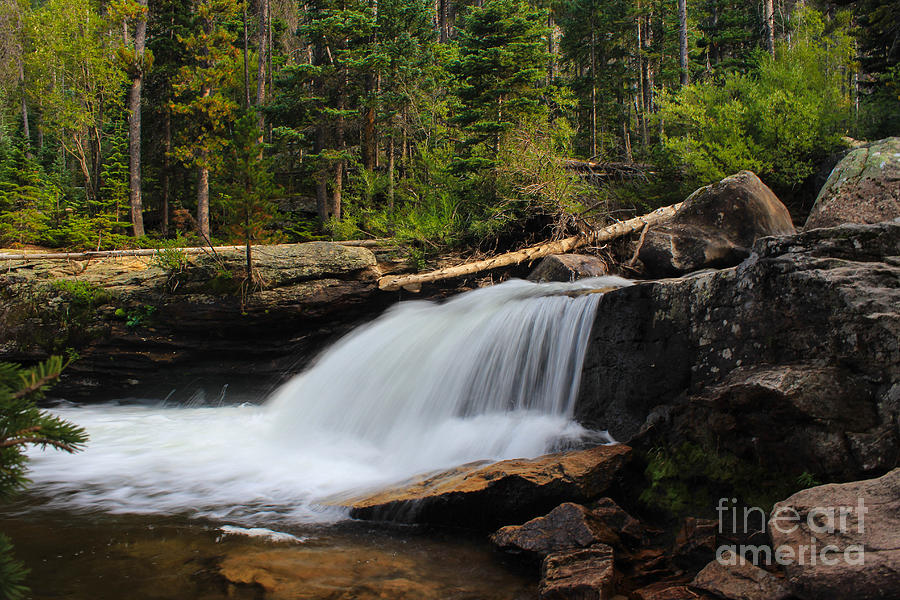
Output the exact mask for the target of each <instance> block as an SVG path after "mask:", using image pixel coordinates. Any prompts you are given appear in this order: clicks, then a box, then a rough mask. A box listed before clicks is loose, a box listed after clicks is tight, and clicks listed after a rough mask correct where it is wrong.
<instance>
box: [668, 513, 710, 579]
mask: <svg viewBox="0 0 900 600" xmlns="http://www.w3.org/2000/svg"><path fill="white" fill-rule="evenodd" d="M718 530H719V524H718V522H717V521H714V520H711V519H698V518H695V517H688V518H686V519H685V520H684V522H683V523H682V525H681V529H680V530H679V531H678V534H677V535H676V536H675V545H674V546H673V548H672V560H673V562H674V563H675V564H676V565H678V566H679V567H681V568H682V569H686V570H689V571H695V572H696V571H697V570H699V569H700V568H702V567H703V566H704V565H706V564H707V563H709V561H711V560H712V559H713V558H715V555H716V548H718V544H717V537H716V536H717V533H718Z"/></svg>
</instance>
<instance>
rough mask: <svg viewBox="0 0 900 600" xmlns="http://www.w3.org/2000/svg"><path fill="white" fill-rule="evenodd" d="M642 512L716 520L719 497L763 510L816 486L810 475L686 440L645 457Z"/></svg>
mask: <svg viewBox="0 0 900 600" xmlns="http://www.w3.org/2000/svg"><path fill="white" fill-rule="evenodd" d="M642 458H643V460H644V463H645V465H646V467H645V469H644V487H643V489H642V490H641V492H640V497H639V500H640V502H641V504H642V505H643V506H644V508H645V509H647V510H649V511H651V512H654V513H659V514H662V515H664V516H666V517H669V518H672V517H681V516H686V515H694V516H710V517H712V516H714V514H715V507H716V505H717V503H718V500H719V499H720V498H736V499H737V501H738V503H739V504H743V505H746V506H758V507H760V508H763V509H764V510H766V511H769V510H771V508H772V506H773V505H774V504H775V503H776V502H778V501H779V500H783V499H785V498H787V497H788V496H790V495H791V494H792V493H794V492H796V491H798V490H800V489H804V488H807V487H810V486H811V485H815V484H817V483H818V482H817V481H816V479H815V477H814V476H812V475H811V474H809V473H806V472H805V473H803V474H802V475H800V476H799V477H798V476H797V475H796V474H787V473H778V472H775V471H773V470H772V469H769V468H766V467H762V466H760V465H759V464H756V463H752V462H749V461H747V460H744V459H741V458H738V457H737V456H735V455H733V454H731V453H729V452H718V451H716V450H713V449H709V448H704V447H702V446H700V445H699V444H695V443H692V442H684V443H682V444H679V445H675V446H659V447H656V448H654V449H652V450H650V451H649V452H646V453H644V454H643V457H642Z"/></svg>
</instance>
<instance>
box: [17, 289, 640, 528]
mask: <svg viewBox="0 0 900 600" xmlns="http://www.w3.org/2000/svg"><path fill="white" fill-rule="evenodd" d="M627 284H628V282H627V281H626V280H623V279H619V278H599V279H594V280H582V281H579V282H576V283H573V284H534V283H529V282H524V281H511V282H507V283H504V284H500V285H497V286H493V287H490V288H485V289H481V290H476V291H474V292H470V293H467V294H462V295H460V296H458V297H456V298H453V299H451V300H450V301H447V302H445V303H443V304H435V303H431V302H422V301H418V302H409V303H403V304H400V305H398V306H397V307H395V308H394V309H393V310H391V311H389V312H388V313H386V314H385V315H384V316H382V317H381V318H379V319H377V320H376V321H374V322H373V323H371V324H369V325H367V326H364V327H362V328H360V329H358V330H356V331H354V332H352V333H351V334H350V335H348V336H347V337H346V338H344V339H343V340H341V341H339V342H338V343H337V344H335V345H334V346H333V347H332V348H330V349H329V350H327V351H326V352H325V353H323V355H322V356H321V357H320V358H319V359H318V360H317V361H316V362H315V364H314V365H313V366H312V367H311V368H310V369H308V370H307V371H306V372H304V373H302V374H300V375H298V376H296V377H295V378H293V379H292V380H291V381H289V382H288V383H287V384H285V385H284V386H283V387H282V388H281V389H279V390H278V391H277V392H276V393H275V394H274V395H273V396H272V397H271V398H270V399H269V400H268V401H267V402H266V403H265V404H263V405H249V404H244V405H240V406H223V407H215V408H210V407H197V406H192V407H171V406H163V405H162V403H160V404H158V405H131V406H118V405H94V406H82V407H64V408H59V409H57V410H55V411H54V412H55V413H57V414H59V415H60V416H62V417H63V418H66V419H69V420H71V421H73V422H75V423H78V424H79V425H82V426H83V427H85V428H86V429H87V431H88V433H89V434H90V436H91V440H90V443H89V444H88V447H87V449H86V450H85V451H84V452H83V453H80V454H77V455H65V454H59V453H52V452H44V453H41V452H36V451H34V452H31V453H30V455H31V458H32V469H31V473H30V476H31V478H32V480H33V481H34V486H33V489H34V490H35V491H36V492H37V493H39V494H40V495H42V496H43V497H45V498H50V499H51V500H50V504H51V505H59V504H65V505H66V506H68V507H80V508H86V509H97V510H103V511H109V512H122V513H189V514H194V515H199V516H205V517H210V518H214V519H218V520H225V521H229V522H232V523H239V524H241V525H250V524H260V523H265V524H271V523H273V522H279V521H288V522H295V523H296V522H329V521H335V520H339V519H342V518H344V517H345V513H344V511H342V510H341V509H337V508H334V507H323V506H320V505H319V504H318V500H320V499H322V498H327V497H330V496H335V495H340V494H344V493H347V492H348V491H351V490H356V489H363V488H371V487H373V486H377V485H383V484H387V483H390V482H394V481H399V480H403V479H406V478H408V477H410V476H412V475H414V474H416V473H419V472H424V471H431V470H435V469H440V468H447V467H452V466H455V465H458V464H461V463H465V462H470V461H474V460H502V459H506V458H515V457H533V456H538V455H540V454H543V453H546V452H547V451H550V450H553V449H556V448H558V447H560V446H564V445H566V444H568V443H574V442H576V441H577V440H579V439H582V438H583V437H584V436H585V435H586V434H587V433H588V432H586V431H585V430H584V429H583V428H582V427H580V426H579V425H578V424H576V423H574V422H573V421H572V411H573V405H574V401H575V398H576V395H577V391H578V381H579V379H580V373H581V367H582V361H583V358H584V353H585V349H586V345H587V341H588V337H589V334H590V326H591V322H592V320H593V317H594V313H595V309H596V305H597V302H598V300H599V294H591V293H582V292H587V291H589V290H592V289H595V288H605V287H610V286H621V285H627Z"/></svg>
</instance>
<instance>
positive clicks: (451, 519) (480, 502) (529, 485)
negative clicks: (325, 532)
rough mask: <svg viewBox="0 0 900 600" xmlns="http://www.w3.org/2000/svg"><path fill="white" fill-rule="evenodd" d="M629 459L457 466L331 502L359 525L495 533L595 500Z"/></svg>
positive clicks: (607, 451)
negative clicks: (423, 525)
mask: <svg viewBox="0 0 900 600" xmlns="http://www.w3.org/2000/svg"><path fill="white" fill-rule="evenodd" d="M630 456H631V448H629V447H628V446H623V445H610V446H597V447H595V448H591V449H589V450H581V451H575V452H566V453H560V454H548V455H545V456H541V457H538V458H535V459H514V460H504V461H500V462H498V463H494V464H489V465H484V464H481V463H476V464H470V465H463V466H461V467H458V468H456V469H452V470H449V471H443V472H439V473H432V474H429V475H426V476H423V477H422V478H420V479H417V480H414V481H410V482H407V483H405V484H401V485H398V486H395V487H392V488H389V489H386V490H382V491H378V492H374V493H372V494H371V495H367V496H362V497H357V498H350V499H339V500H334V501H333V503H334V504H339V505H342V506H347V507H349V508H350V515H351V516H352V517H354V518H359V519H372V520H385V521H399V522H414V523H445V524H453V525H456V526H460V527H479V528H495V527H498V526H500V525H503V524H504V523H509V522H517V521H518V522H522V521H526V520H528V519H532V518H534V517H536V516H538V515H542V514H545V513H546V512H547V511H549V510H550V509H551V508H553V507H554V506H557V505H559V504H560V503H561V502H566V501H574V502H586V501H588V500H591V499H593V498H597V497H598V496H600V495H601V494H603V492H604V491H606V490H607V489H608V488H609V487H610V486H611V485H612V484H613V483H614V482H615V481H616V480H617V478H618V477H619V475H620V472H621V470H622V468H623V467H624V466H625V464H626V463H627V462H628V460H629V458H630Z"/></svg>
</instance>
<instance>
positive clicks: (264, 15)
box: [256, 0, 269, 144]
mask: <svg viewBox="0 0 900 600" xmlns="http://www.w3.org/2000/svg"><path fill="white" fill-rule="evenodd" d="M268 22H269V0H260V2H259V33H258V36H257V37H258V39H259V43H258V45H259V52H258V60H259V63H258V64H257V66H256V108H257V111H258V112H257V114H256V117H257V126H258V127H259V135H260V139H259V142H260V144H261V143H262V141H263V140H262V135H263V129H264V128H265V121H264V119H263V114H262V111H261V110H259V109H260V107H262V105H263V102H264V101H265V99H266V64H267V59H266V55H267V53H268V40H267V32H268Z"/></svg>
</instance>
